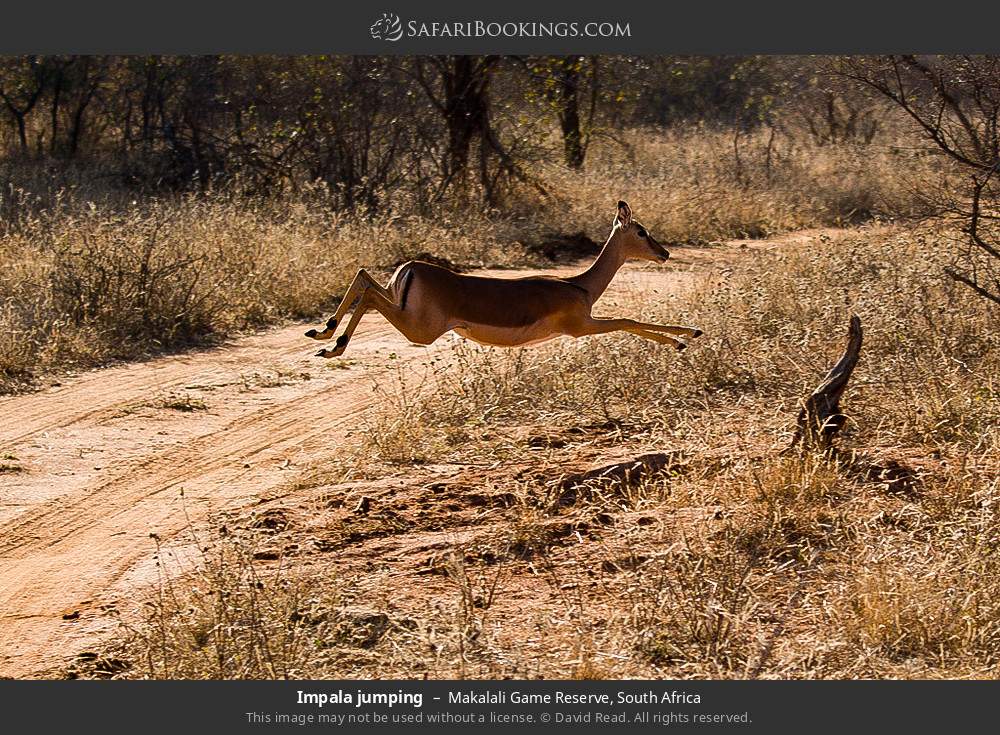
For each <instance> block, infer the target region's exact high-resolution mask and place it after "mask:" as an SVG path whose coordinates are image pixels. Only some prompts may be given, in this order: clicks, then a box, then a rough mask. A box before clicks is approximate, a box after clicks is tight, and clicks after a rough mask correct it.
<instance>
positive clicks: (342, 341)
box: [337, 334, 351, 348]
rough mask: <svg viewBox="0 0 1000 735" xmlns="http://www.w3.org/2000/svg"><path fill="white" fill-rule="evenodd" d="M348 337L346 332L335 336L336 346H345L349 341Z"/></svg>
mask: <svg viewBox="0 0 1000 735" xmlns="http://www.w3.org/2000/svg"><path fill="white" fill-rule="evenodd" d="M350 339H351V338H350V337H348V336H347V335H346V334H342V335H340V336H339V337H337V347H338V348H344V347H347V343H348V342H349V341H350Z"/></svg>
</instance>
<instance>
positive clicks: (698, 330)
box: [691, 329, 704, 337]
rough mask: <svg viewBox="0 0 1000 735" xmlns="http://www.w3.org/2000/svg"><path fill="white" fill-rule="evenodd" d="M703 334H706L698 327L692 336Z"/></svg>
mask: <svg viewBox="0 0 1000 735" xmlns="http://www.w3.org/2000/svg"><path fill="white" fill-rule="evenodd" d="M703 334H704V332H703V331H701V330H700V329H696V330H694V332H692V333H691V336H692V337H700V336H701V335H703Z"/></svg>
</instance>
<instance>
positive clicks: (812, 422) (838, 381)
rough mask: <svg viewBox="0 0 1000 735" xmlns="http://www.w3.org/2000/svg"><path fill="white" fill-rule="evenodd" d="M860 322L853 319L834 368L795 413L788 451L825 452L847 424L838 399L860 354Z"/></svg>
mask: <svg viewBox="0 0 1000 735" xmlns="http://www.w3.org/2000/svg"><path fill="white" fill-rule="evenodd" d="M861 337H862V332H861V319H860V318H859V317H858V316H857V315H854V316H852V317H851V324H850V326H849V328H848V330H847V346H846V347H845V348H844V354H843V355H842V356H841V358H840V360H838V361H837V364H836V365H834V366H833V368H831V369H830V372H829V373H827V374H826V378H824V379H823V382H822V383H820V384H819V385H818V386H817V387H816V390H814V391H813V392H812V394H811V395H810V396H809V397H808V398H806V400H805V401H804V402H803V404H802V409H801V410H800V411H799V418H798V426H797V427H796V429H795V436H794V437H793V438H792V445H791V447H789V450H794V449H796V448H799V449H820V450H827V449H829V448H830V446H831V445H832V443H833V440H834V437H835V436H836V435H837V433H838V432H839V431H840V430H841V429H842V428H843V427H844V424H845V423H847V416H845V415H844V414H842V413H841V412H840V396H841V395H843V393H844V389H845V388H846V387H847V381H848V380H850V378H851V373H853V372H854V366H855V365H857V364H858V354H859V353H860V352H861Z"/></svg>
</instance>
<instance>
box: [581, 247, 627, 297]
mask: <svg viewBox="0 0 1000 735" xmlns="http://www.w3.org/2000/svg"><path fill="white" fill-rule="evenodd" d="M624 264H625V256H624V254H623V253H622V251H621V248H619V247H618V245H617V244H616V243H615V242H614V233H612V234H611V236H610V237H609V238H608V241H607V242H606V243H604V247H603V248H602V249H601V254H600V255H598V256H597V260H595V261H594V263H593V265H591V266H590V267H589V268H588V269H587V270H585V271H584V272H583V273H581V274H580V275H578V276H574V277H573V278H571V279H570V280H571V281H573V283H575V284H576V285H577V286H580V287H581V288H583V289H584V290H586V292H587V293H589V294H590V303H594V302H595V301H597V299H599V298H600V297H601V294H603V293H604V291H605V290H606V289H607V287H608V284H609V283H611V279H612V278H614V277H615V273H617V272H618V269H619V268H621V267H622V265H624Z"/></svg>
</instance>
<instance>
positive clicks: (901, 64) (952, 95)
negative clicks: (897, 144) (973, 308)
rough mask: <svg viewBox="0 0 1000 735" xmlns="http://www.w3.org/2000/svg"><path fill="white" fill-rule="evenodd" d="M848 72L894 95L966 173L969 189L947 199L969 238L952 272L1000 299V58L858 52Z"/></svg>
mask: <svg viewBox="0 0 1000 735" xmlns="http://www.w3.org/2000/svg"><path fill="white" fill-rule="evenodd" d="M842 73H843V74H844V75H845V76H846V77H848V78H850V79H853V80H855V81H857V82H860V83H862V84H864V85H866V86H867V87H869V88H871V89H873V90H875V91H877V92H878V93H879V94H881V95H882V96H884V97H885V98H886V99H888V100H890V101H891V102H892V103H893V104H894V105H895V106H896V107H897V108H899V109H900V110H901V111H903V112H904V113H905V114H906V115H907V116H908V117H909V118H910V119H911V120H912V121H913V122H914V123H916V125H917V126H918V128H919V129H920V130H921V131H922V132H923V134H924V135H925V137H926V138H927V139H928V140H929V141H931V142H932V143H933V144H934V145H935V146H936V147H937V149H938V150H939V151H941V152H942V153H943V154H945V155H946V156H947V157H948V158H949V159H950V160H951V161H952V162H954V163H955V164H956V166H957V168H958V170H959V171H961V172H963V173H964V174H965V176H966V180H967V181H968V182H969V184H968V186H967V187H966V188H965V190H964V196H963V197H961V198H959V199H952V198H950V197H949V198H947V199H946V200H945V201H942V202H940V204H941V206H942V208H943V209H944V210H946V211H948V212H950V213H952V214H954V215H958V216H960V217H961V218H962V220H963V221H964V232H965V234H966V238H967V239H966V244H967V247H966V248H965V249H963V250H961V251H960V252H958V253H956V258H955V260H954V262H953V263H952V264H951V266H949V267H948V268H947V271H946V272H947V273H948V275H949V276H950V277H951V278H953V279H954V280H955V281H957V282H959V283H962V284H964V285H965V286H968V287H969V288H971V289H972V290H973V291H975V292H976V293H977V294H979V295H980V296H982V297H984V298H986V299H989V300H990V301H993V302H995V303H997V304H1000V58H998V57H995V56H934V57H920V56H912V55H898V56H885V57H879V58H874V59H873V58H850V59H846V60H845V61H844V62H843V68H842Z"/></svg>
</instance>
